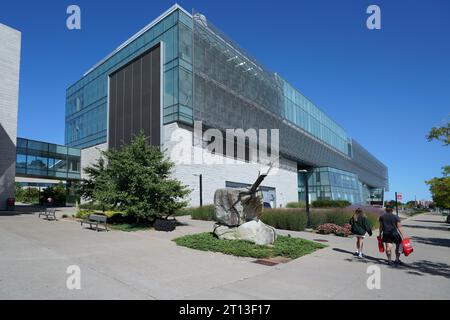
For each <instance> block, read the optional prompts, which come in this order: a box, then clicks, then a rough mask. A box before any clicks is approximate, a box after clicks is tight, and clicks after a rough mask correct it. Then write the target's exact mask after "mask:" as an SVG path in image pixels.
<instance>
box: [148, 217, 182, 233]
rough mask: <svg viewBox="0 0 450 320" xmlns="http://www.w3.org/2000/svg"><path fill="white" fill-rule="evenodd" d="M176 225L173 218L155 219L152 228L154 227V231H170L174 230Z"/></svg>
mask: <svg viewBox="0 0 450 320" xmlns="http://www.w3.org/2000/svg"><path fill="white" fill-rule="evenodd" d="M176 226H177V225H176V221H175V220H167V219H156V220H155V222H154V223H153V228H155V230H156V231H166V232H170V231H173V230H175V228H176Z"/></svg>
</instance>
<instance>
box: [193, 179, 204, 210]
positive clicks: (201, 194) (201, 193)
mask: <svg viewBox="0 0 450 320" xmlns="http://www.w3.org/2000/svg"><path fill="white" fill-rule="evenodd" d="M194 176H196V177H198V182H199V186H200V208H201V207H203V175H202V174H194Z"/></svg>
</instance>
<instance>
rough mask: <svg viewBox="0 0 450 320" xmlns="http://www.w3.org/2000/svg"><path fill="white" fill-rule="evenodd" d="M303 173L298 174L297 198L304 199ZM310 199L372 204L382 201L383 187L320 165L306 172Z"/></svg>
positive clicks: (345, 172)
mask: <svg viewBox="0 0 450 320" xmlns="http://www.w3.org/2000/svg"><path fill="white" fill-rule="evenodd" d="M304 179H305V173H302V172H300V173H299V174H298V199H299V201H304V200H305V180H304ZM308 188H309V198H310V201H314V200H347V201H350V202H351V203H352V204H373V203H379V202H381V203H382V202H383V198H384V189H383V188H371V187H369V186H368V185H366V184H364V183H362V182H361V181H359V178H358V176H357V175H356V174H353V173H351V172H347V171H343V170H339V169H335V168H330V167H321V168H314V169H312V170H310V171H309V172H308Z"/></svg>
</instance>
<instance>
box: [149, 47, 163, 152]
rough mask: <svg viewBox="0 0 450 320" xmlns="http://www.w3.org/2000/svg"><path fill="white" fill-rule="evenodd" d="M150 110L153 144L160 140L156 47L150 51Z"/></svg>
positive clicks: (159, 64)
mask: <svg viewBox="0 0 450 320" xmlns="http://www.w3.org/2000/svg"><path fill="white" fill-rule="evenodd" d="M151 77H152V81H151V83H152V87H151V89H152V96H151V103H152V112H151V131H150V140H151V144H153V145H160V142H161V137H160V135H161V108H159V105H160V102H161V98H160V97H161V94H160V92H161V49H160V47H158V48H156V49H155V50H154V51H153V52H152V73H151Z"/></svg>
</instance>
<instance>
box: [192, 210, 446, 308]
mask: <svg viewBox="0 0 450 320" xmlns="http://www.w3.org/2000/svg"><path fill="white" fill-rule="evenodd" d="M442 221H444V220H443V217H442V216H434V215H430V214H424V215H418V216H415V217H413V218H410V219H407V220H405V221H403V226H404V227H405V231H406V233H407V234H408V235H409V236H410V237H411V239H412V242H413V246H414V250H415V251H414V253H413V254H412V255H411V256H409V257H404V256H402V258H401V259H402V260H403V261H404V262H405V263H406V264H405V266H402V267H390V266H387V265H386V262H387V261H386V258H385V255H384V254H383V255H382V254H380V253H378V247H377V241H376V234H374V236H372V237H371V238H370V237H369V238H366V240H365V248H364V251H365V254H366V259H363V260H361V259H359V258H357V257H355V256H353V252H354V251H355V240H354V239H349V238H341V237H336V236H334V235H318V234H312V233H308V232H287V231H281V232H280V233H281V234H288V233H289V234H291V235H292V236H299V237H302V238H305V239H308V240H317V239H323V240H327V241H328V243H326V244H328V245H329V247H328V248H326V249H323V250H319V251H317V252H315V253H313V254H311V255H308V256H305V257H302V258H300V259H297V260H295V261H292V262H290V263H288V264H285V265H282V266H279V267H278V268H276V269H273V270H271V271H270V272H267V273H265V274H262V275H257V276H254V277H251V278H249V279H246V280H243V281H240V282H237V283H234V284H231V285H225V286H222V287H220V288H215V289H212V290H209V291H208V292H204V293H202V294H200V295H197V296H192V297H189V298H193V299H197V298H204V299H211V298H213V297H214V298H217V299H221V298H223V297H233V296H236V295H237V296H241V297H246V295H252V296H255V297H256V298H258V299H274V298H276V299H389V300H391V299H449V298H450V231H449V229H450V225H448V224H445V223H443V222H442ZM370 265H376V266H379V267H380V269H381V290H369V289H368V288H367V285H366V282H367V279H368V277H369V276H370V275H369V274H367V273H366V272H367V267H368V266H370ZM247 297H248V296H247Z"/></svg>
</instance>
